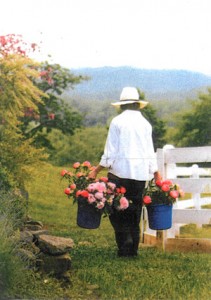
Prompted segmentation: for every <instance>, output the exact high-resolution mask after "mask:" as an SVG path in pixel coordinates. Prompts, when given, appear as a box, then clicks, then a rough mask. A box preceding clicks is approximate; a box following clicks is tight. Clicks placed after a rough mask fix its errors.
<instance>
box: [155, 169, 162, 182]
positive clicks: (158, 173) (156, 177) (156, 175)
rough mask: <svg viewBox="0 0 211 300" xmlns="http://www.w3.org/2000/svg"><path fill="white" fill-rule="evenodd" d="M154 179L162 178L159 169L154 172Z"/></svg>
mask: <svg viewBox="0 0 211 300" xmlns="http://www.w3.org/2000/svg"><path fill="white" fill-rule="evenodd" d="M154 179H155V182H156V181H157V180H162V176H161V174H160V172H158V171H157V172H155V173H154Z"/></svg>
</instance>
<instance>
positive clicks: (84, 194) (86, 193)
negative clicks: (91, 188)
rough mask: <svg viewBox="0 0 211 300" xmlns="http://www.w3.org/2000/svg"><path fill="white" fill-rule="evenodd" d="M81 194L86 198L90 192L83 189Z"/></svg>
mask: <svg viewBox="0 0 211 300" xmlns="http://www.w3.org/2000/svg"><path fill="white" fill-rule="evenodd" d="M80 196H82V197H84V198H88V197H89V192H87V191H86V190H83V191H81V193H80Z"/></svg>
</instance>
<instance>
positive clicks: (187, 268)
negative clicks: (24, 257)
mask: <svg viewBox="0 0 211 300" xmlns="http://www.w3.org/2000/svg"><path fill="white" fill-rule="evenodd" d="M60 171H61V168H59V167H52V166H49V167H48V168H46V169H45V170H44V169H43V170H42V172H41V174H40V175H39V176H38V177H37V178H36V179H34V181H33V182H32V183H30V184H29V185H28V191H29V195H30V199H29V213H30V215H31V217H32V218H34V219H36V220H39V221H42V222H43V223H44V225H45V227H46V228H47V229H48V230H49V231H50V233H51V234H55V235H59V236H65V237H71V238H72V239H73V240H74V242H75V248H74V249H73V250H72V251H71V253H70V255H71V257H72V270H71V284H70V285H64V284H63V283H61V282H59V281H56V280H55V279H53V278H50V277H46V276H43V275H39V274H36V275H35V276H34V277H33V278H32V279H31V282H30V284H29V283H26V282H24V284H23V285H21V288H20V294H19V295H21V293H22V295H24V296H25V297H28V298H30V297H31V298H33V299H36V298H37V299H74V300H75V299H87V300H88V299H91V300H92V299H93V300H96V299H108V300H111V299H112V300H113V299H116V300H122V299H127V300H139V299H143V300H148V299H154V300H158V299H165V300H174V299H175V300H183V299H190V300H199V299H200V300H208V299H210V298H211V281H210V280H209V278H210V276H211V258H210V255H209V254H194V253H186V254H184V253H165V252H162V251H159V250H157V249H155V248H150V247H141V248H140V249H139V256H138V257H137V258H128V259H124V258H118V257H117V255H116V245H115V241H114V233H113V229H112V228H111V225H110V223H109V220H108V218H103V219H102V222H101V226H100V228H98V229H95V230H87V229H82V228H79V227H78V226H77V225H76V213H77V205H76V204H75V205H73V204H72V201H71V200H70V199H68V198H67V197H66V195H65V194H64V192H63V190H64V188H65V187H66V184H67V183H66V182H65V181H61V177H60ZM207 229H208V230H209V229H210V227H209V226H208V227H207ZM207 229H206V230H207ZM188 230H189V233H190V232H192V234H193V232H196V228H195V227H192V228H189V229H188ZM197 235H198V236H199V237H200V236H201V235H202V233H200V232H198V233H197ZM31 276H32V275H31ZM32 291H33V292H32Z"/></svg>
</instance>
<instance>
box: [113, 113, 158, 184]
mask: <svg viewBox="0 0 211 300" xmlns="http://www.w3.org/2000/svg"><path fill="white" fill-rule="evenodd" d="M110 130H111V134H113V136H114V138H115V139H116V141H115V145H116V149H115V152H114V155H115V157H113V164H112V166H111V168H110V172H111V173H114V175H117V176H119V177H122V178H130V179H137V180H148V179H149V178H148V173H149V168H150V167H149V164H150V160H151V159H152V158H154V153H153V152H152V150H153V148H152V145H151V134H152V127H151V125H150V123H149V122H148V121H147V120H146V119H145V118H144V117H143V116H142V114H141V112H140V111H136V110H129V109H128V110H125V111H123V112H122V113H121V114H120V115H118V116H116V117H115V118H114V119H113V120H112V122H111V125H110Z"/></svg>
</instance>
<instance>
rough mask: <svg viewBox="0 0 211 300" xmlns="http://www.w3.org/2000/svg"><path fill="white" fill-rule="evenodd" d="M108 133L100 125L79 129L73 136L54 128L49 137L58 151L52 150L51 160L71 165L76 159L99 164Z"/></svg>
mask: <svg viewBox="0 0 211 300" xmlns="http://www.w3.org/2000/svg"><path fill="white" fill-rule="evenodd" d="M106 135H107V129H106V128H105V127H100V126H98V127H97V126H96V127H89V128H88V127H86V128H81V129H77V130H76V132H75V134H74V135H73V136H71V137H70V136H67V135H63V134H62V133H61V132H59V131H58V130H53V131H52V132H51V133H50V136H49V138H50V140H51V142H52V144H53V145H54V147H55V149H56V151H53V152H52V155H51V157H50V159H51V162H52V163H53V164H55V165H62V166H65V165H66V166H69V165H70V164H72V163H74V162H76V161H80V162H82V161H85V160H89V161H90V162H91V163H92V164H97V163H98V161H99V160H100V158H101V155H102V154H103V149H104V144H105V140H106Z"/></svg>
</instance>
